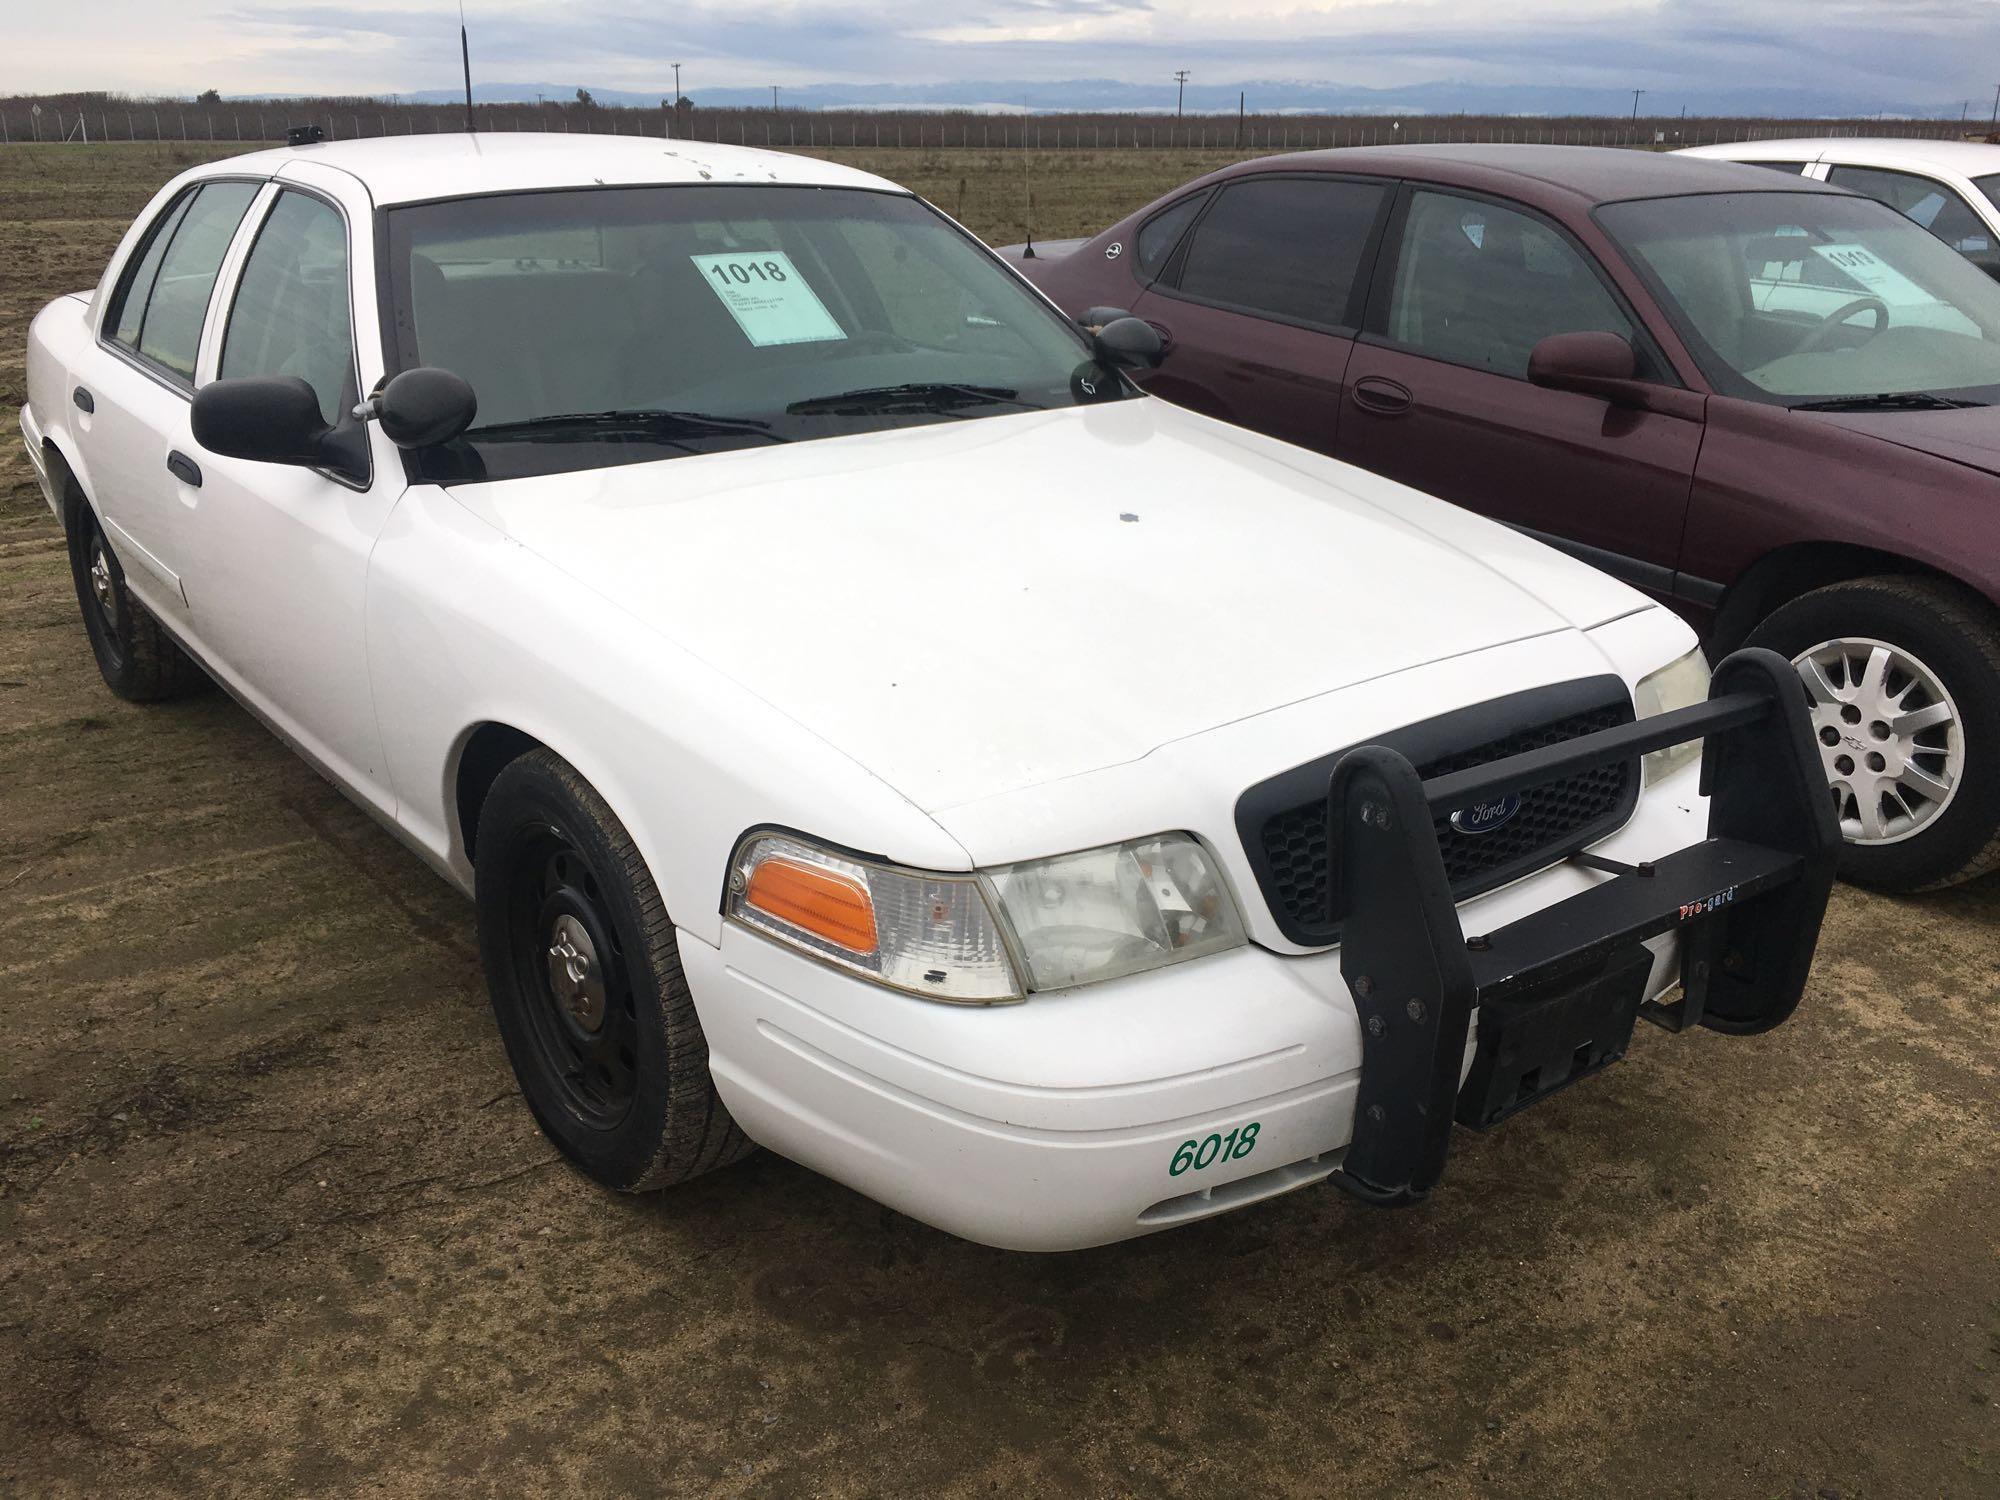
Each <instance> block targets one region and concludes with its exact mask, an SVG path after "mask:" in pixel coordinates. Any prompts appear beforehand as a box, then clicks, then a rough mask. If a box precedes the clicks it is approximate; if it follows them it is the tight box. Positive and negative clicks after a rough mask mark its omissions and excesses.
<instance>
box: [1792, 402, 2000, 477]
mask: <svg viewBox="0 0 2000 1500" xmlns="http://www.w3.org/2000/svg"><path fill="white" fill-rule="evenodd" d="M1811 415H1812V416H1814V417H1815V418H1817V419H1818V420H1819V421H1822V422H1830V423H1832V424H1833V425H1834V426H1836V427H1844V428H1846V429H1847V430H1848V431H1849V432H1858V433H1862V434H1863V435H1865V436H1867V437H1872V438H1880V439H1881V440H1882V441H1883V442H1885V443H1894V444H1896V445H1897V446H1898V447H1902V448H1913V449H1915V450H1916V451H1917V452H1919V453H1930V454H1934V455H1936V456H1937V457H1939V458H1944V459H1949V460H1950V461H1951V462H1953V463H1958V464H1964V465H1966V466H1967V467H1968V468H1973V469H1980V470H1983V471H1984V472H1986V473H1988V474H2000V406H1963V407H1959V408H1958V409H1957V410H1945V411H1830V412H1814V413H1811Z"/></svg>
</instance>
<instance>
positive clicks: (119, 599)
mask: <svg viewBox="0 0 2000 1500" xmlns="http://www.w3.org/2000/svg"><path fill="white" fill-rule="evenodd" d="M85 548H86V556H87V559H88V561H87V573H86V577H87V578H88V581H89V584H90V600H91V603H93V604H95V605H96V606H97V619H98V625H99V628H100V633H99V634H98V640H99V642H100V644H101V647H102V650H103V652H104V655H105V657H106V658H107V661H106V666H107V667H108V669H109V670H111V671H114V672H115V671H118V670H119V669H120V668H122V667H123V666H124V665H125V655H126V651H125V633H126V632H125V620H126V614H125V592H124V589H123V587H122V585H121V580H120V578H119V576H118V568H117V565H116V564H115V563H113V562H112V560H111V549H110V547H109V546H107V545H106V544H105V541H104V532H103V530H102V529H101V528H100V527H98V525H97V524H96V522H95V521H94V520H93V521H92V523H91V527H90V536H89V539H88V540H87V541H86V543H85Z"/></svg>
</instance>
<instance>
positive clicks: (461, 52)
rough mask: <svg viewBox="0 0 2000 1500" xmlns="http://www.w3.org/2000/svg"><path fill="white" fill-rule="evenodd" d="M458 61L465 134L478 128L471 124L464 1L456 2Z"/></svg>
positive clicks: (469, 55) (468, 46)
mask: <svg viewBox="0 0 2000 1500" xmlns="http://www.w3.org/2000/svg"><path fill="white" fill-rule="evenodd" d="M458 60H459V61H460V62H461V63H463V64H464V65H465V133H466V134H467V135H471V134H472V133H473V132H474V131H476V130H477V129H478V128H479V127H478V126H476V125H474V124H473V123H472V44H471V43H470V42H468V41H467V40H466V39H465V0H458Z"/></svg>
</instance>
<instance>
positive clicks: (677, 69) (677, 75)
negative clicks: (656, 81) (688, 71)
mask: <svg viewBox="0 0 2000 1500" xmlns="http://www.w3.org/2000/svg"><path fill="white" fill-rule="evenodd" d="M673 66H674V103H675V104H676V105H678V104H679V103H680V102H681V65H680V64H679V63H675V64H674V65H673Z"/></svg>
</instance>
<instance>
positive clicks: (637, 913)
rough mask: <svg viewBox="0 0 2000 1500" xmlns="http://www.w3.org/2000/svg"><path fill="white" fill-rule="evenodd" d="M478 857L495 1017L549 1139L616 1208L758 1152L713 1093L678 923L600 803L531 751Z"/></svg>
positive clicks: (515, 772)
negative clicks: (622, 1198) (621, 1197)
mask: <svg viewBox="0 0 2000 1500" xmlns="http://www.w3.org/2000/svg"><path fill="white" fill-rule="evenodd" d="M474 848H475V856H474V863H473V874H474V882H475V889H476V894H477V905H478V919H479V952H480V957H481V958H482V960H483V961H484V962H485V965H486V983H487V988H488V990H489V992H490V993H491V995H492V999H493V1014H494V1018H495V1020H497V1021H498V1023H499V1026H500V1035H501V1038H502V1040H503V1041H505V1043H506V1045H507V1056H508V1059H509V1061H510V1062H512V1064H513V1066H514V1076H515V1078H516V1079H517V1080H518V1081H519V1083H520V1085H521V1092H522V1094H523V1095H524V1096H526V1098H527V1101H528V1108H529V1109H530V1110H531V1111H533V1113H534V1116H535V1119H536V1121H537V1122H538V1123H539V1124H540V1125H541V1127H542V1131H543V1133H544V1134H546V1135H547V1136H548V1138H549V1139H550V1140H551V1141H553V1142H554V1143H555V1145H556V1146H557V1148H558V1149H560V1150H561V1151H562V1153H563V1154H564V1155H565V1156H567V1157H568V1158H569V1159H570V1160H571V1161H573V1162H575V1163H576V1164H577V1166H579V1167H581V1168H582V1169H583V1170H584V1171H585V1172H586V1173H588V1174H589V1175H590V1176H591V1177H593V1178H595V1179H596V1180H597V1181H599V1182H601V1183H603V1184H604V1185H605V1186H606V1187H610V1188H616V1189H617V1190H619V1191H620V1192H642V1191H645V1190H647V1189H651V1188H660V1187H667V1186H669V1185H671V1184H673V1183H677V1182H686V1181H687V1180H688V1179H689V1178H691V1177H698V1176H700V1175H701V1174H702V1173H704V1172H710V1171H713V1170H714V1169H715V1168H717V1167H721V1166H726V1165H728V1164H729V1163H730V1162H733V1161H736V1160H737V1159H739V1158H740V1157H743V1156H747V1155H748V1154H749V1153H750V1152H751V1151H752V1150H754V1149H755V1148H754V1147H753V1146H752V1145H751V1143H750V1140H749V1139H748V1137H746V1136H745V1135H744V1134H743V1132H742V1130H741V1129H740V1128H739V1127H738V1126H737V1124H736V1122H735V1121H734V1120H733V1119H731V1118H730V1116H729V1111H728V1110H727V1109H726V1108H725V1107H724V1106H723V1103H722V1100H721V1099H720V1098H719V1097H718V1096H717V1094H716V1092H715V1084H714V1082H713V1080H712V1079H711V1078H710V1077H709V1071H708V1040H707V1038H706V1037H704V1036H703V1035H702V1030H701V1023H700V1021H698V1020H697V1019H696V1017H695V1011H694V1001H693V999H692V998H691V997H690V995H689V994H688V987H687V981H686V979H685V978H684V977H683V976H682V973H681V961H680V952H679V949H678V948H677V947H676V946H675V943H674V927H673V922H672V921H671V920H670V919H669V918H668V916H667V911H666V907H665V905H664V903H662V902H661V900H660V893H659V890H658V888H657V887H656V886H655V885H654V884H653V877H652V875H651V874H650V873H649V872H648V871H647V869H646V864H645V861H644V860H643V859H641V858H640V857H639V851H638V850H637V849H636V848H634V847H633V844H632V840H631V838H630V837H629V836H628V835H627V834H626V832H625V829H624V826H623V825H622V824H620V823H619V821H618V819H617V817H616V815H614V814H613V813H612V811H611V809H610V808H609V807H608V806H606V805H605V802H604V799H603V798H601V797H599V796H598V795H597V793H596V792H595V791H594V790H593V789H592V788H591V786H590V785H589V783H588V782H586V781H585V780H584V779H583V778H582V777H581V776H579V775H578V774H577V773H576V770H575V769H574V768H573V767H572V766H571V765H570V764H569V763H568V762H567V761H565V760H563V759H562V758H561V757H560V756H558V755H556V754H555V753H554V752H552V751H549V750H535V751H531V752H530V753H528V754H526V755H523V756H522V757H521V758H520V759H518V760H515V761H513V762H512V763H510V764H509V765H508V766H507V767H506V769H504V770H503V771H501V773H500V775H499V776H498V778H496V779H495V781H494V783H493V787H492V790H491V791H490V792H488V794H487V797H486V801H485V803H484V804H483V806H482V807H481V809H480V813H479V828H478V834H477V837H476V839H475V842H474ZM565 943H566V944H568V947H567V949H564V948H563V945H564V944H565ZM559 955H564V956H559ZM559 970H560V978H559V977H558V971H559ZM593 983H594V984H595V986H596V989H595V998H594V999H593V996H592V990H591V986H592V984H593Z"/></svg>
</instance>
